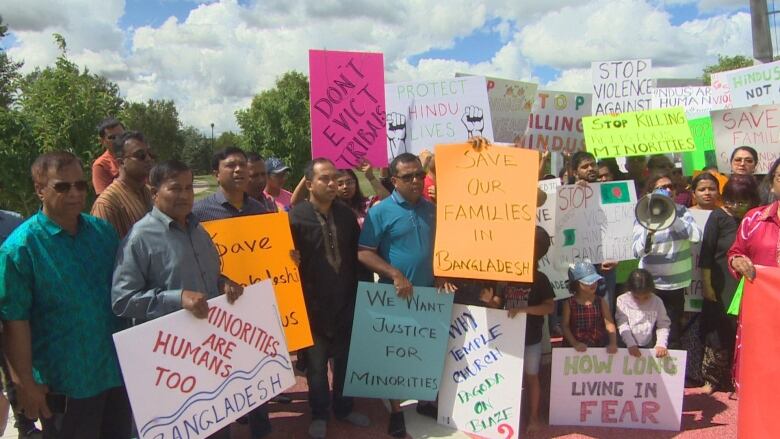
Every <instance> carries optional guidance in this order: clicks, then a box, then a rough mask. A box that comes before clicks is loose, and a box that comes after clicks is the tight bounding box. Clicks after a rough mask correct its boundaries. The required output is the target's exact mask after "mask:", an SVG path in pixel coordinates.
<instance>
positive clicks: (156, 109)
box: [119, 99, 184, 161]
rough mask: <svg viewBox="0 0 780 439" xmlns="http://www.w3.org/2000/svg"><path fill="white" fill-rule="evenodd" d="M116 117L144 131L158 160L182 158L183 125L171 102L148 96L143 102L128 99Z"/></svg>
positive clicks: (127, 126) (125, 123)
mask: <svg viewBox="0 0 780 439" xmlns="http://www.w3.org/2000/svg"><path fill="white" fill-rule="evenodd" d="M119 120H121V121H122V123H123V124H124V125H125V127H126V128H127V129H130V130H138V131H140V132H142V133H143V134H144V137H146V141H147V142H149V146H150V147H151V148H152V151H154V153H155V154H156V155H157V160H159V161H162V160H168V159H174V158H175V159H182V158H183V157H182V152H183V150H184V138H183V137H182V133H181V128H182V124H181V121H180V120H179V112H178V110H176V104H174V103H173V101H167V100H156V99H149V100H148V101H146V102H145V103H144V102H128V103H126V104H125V105H124V107H123V108H122V112H121V113H120V116H119Z"/></svg>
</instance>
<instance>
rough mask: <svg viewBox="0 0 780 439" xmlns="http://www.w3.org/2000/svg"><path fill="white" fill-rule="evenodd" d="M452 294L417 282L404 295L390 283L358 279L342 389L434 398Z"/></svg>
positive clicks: (373, 395) (353, 393) (375, 395)
mask: <svg viewBox="0 0 780 439" xmlns="http://www.w3.org/2000/svg"><path fill="white" fill-rule="evenodd" d="M453 297H454V295H452V294H440V293H438V292H437V291H436V289H435V288H428V287H417V286H415V287H414V294H413V295H412V297H410V298H409V299H402V298H400V297H398V296H397V295H396V290H395V287H394V286H393V285H392V284H382V283H372V282H360V283H359V284H358V289H357V300H356V302H355V318H354V320H353V323H352V325H353V326H352V342H351V343H350V348H349V362H348V364H347V373H346V377H345V382H344V394H345V395H349V396H363V397H368V398H392V399H419V400H424V401H432V400H434V399H436V393H437V392H438V391H439V388H440V387H441V381H440V380H441V371H442V368H443V367H444V355H445V352H446V348H447V334H448V332H447V331H449V328H450V317H451V315H452V299H453Z"/></svg>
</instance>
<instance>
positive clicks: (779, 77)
mask: <svg viewBox="0 0 780 439" xmlns="http://www.w3.org/2000/svg"><path fill="white" fill-rule="evenodd" d="M723 76H724V78H725V79H726V81H727V82H728V86H729V92H730V94H731V104H732V108H738V107H749V106H751V105H769V104H780V61H775V62H771V63H766V64H757V65H754V66H751V67H745V68H741V69H737V70H731V71H727V72H723Z"/></svg>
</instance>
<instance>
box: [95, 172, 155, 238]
mask: <svg viewBox="0 0 780 439" xmlns="http://www.w3.org/2000/svg"><path fill="white" fill-rule="evenodd" d="M150 210H152V193H151V192H150V191H149V188H147V187H146V185H145V184H144V185H142V186H141V188H140V189H138V190H136V189H133V188H131V187H130V186H129V185H128V184H127V183H125V182H124V181H122V180H119V179H117V180H114V182H113V183H111V185H110V186H108V188H106V190H105V191H103V193H101V194H100V196H98V198H97V200H95V204H93V205H92V212H90V213H91V214H92V215H94V216H96V217H98V218H103V219H104V220H106V221H108V222H109V223H110V224H111V225H112V226H114V229H116V232H117V233H118V234H119V238H120V239H122V238H124V237H125V236H126V235H127V232H129V231H130V227H133V224H135V223H136V222H137V221H138V220H140V219H141V218H143V217H144V215H146V214H147V213H148V212H149V211H150Z"/></svg>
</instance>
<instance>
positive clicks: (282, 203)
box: [263, 189, 292, 212]
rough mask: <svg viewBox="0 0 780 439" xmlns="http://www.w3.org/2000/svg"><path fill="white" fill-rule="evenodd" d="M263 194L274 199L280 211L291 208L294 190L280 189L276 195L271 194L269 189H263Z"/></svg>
mask: <svg viewBox="0 0 780 439" xmlns="http://www.w3.org/2000/svg"><path fill="white" fill-rule="evenodd" d="M263 194H264V195H265V196H266V197H268V198H270V199H271V200H273V202H274V203H276V207H277V208H278V209H279V211H280V212H284V211H286V210H288V209H289V208H290V202H291V201H292V192H290V191H286V190H284V189H279V195H278V196H276V197H274V196H273V195H271V194H269V193H268V192H267V191H263Z"/></svg>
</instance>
